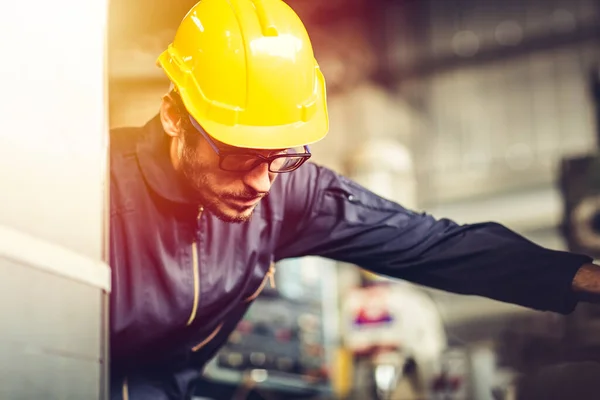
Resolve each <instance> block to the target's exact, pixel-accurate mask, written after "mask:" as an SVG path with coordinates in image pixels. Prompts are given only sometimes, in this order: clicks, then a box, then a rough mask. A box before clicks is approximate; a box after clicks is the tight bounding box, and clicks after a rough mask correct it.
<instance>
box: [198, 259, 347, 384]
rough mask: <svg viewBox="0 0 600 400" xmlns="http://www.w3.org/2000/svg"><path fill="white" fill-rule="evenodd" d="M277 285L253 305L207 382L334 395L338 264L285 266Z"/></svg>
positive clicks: (309, 261) (303, 261)
mask: <svg viewBox="0 0 600 400" xmlns="http://www.w3.org/2000/svg"><path fill="white" fill-rule="evenodd" d="M275 282H276V285H275V288H273V287H269V286H267V287H266V288H265V289H264V290H263V292H262V293H261V295H260V296H259V297H258V298H257V299H256V300H255V302H254V303H253V304H252V306H251V307H250V310H249V311H248V313H247V314H246V315H245V316H244V318H243V320H242V321H241V322H240V323H239V324H238V326H237V328H236V330H235V331H234V332H233V333H232V334H231V335H230V337H229V342H228V343H227V344H226V345H225V346H224V347H223V348H222V349H221V350H220V351H219V353H218V354H217V356H216V357H215V358H214V359H213V360H212V361H211V363H210V364H209V365H208V366H207V368H206V372H205V376H206V377H207V378H208V379H210V380H213V381H216V382H221V383H227V384H231V385H234V386H238V385H240V386H242V387H244V386H245V387H246V388H247V390H250V389H251V388H259V389H267V390H272V391H276V392H279V393H288V394H290V395H292V394H296V395H298V394H307V395H308V394H312V395H315V394H328V393H331V390H332V387H331V380H330V372H331V371H330V367H331V365H332V357H333V355H332V348H333V347H334V345H335V340H336V339H337V321H338V318H337V306H336V299H337V295H336V285H337V284H336V274H335V266H334V263H333V262H331V261H329V260H325V259H322V258H318V257H305V258H299V259H292V260H284V261H281V262H279V263H278V265H277V273H276V279H275ZM242 390H243V388H242Z"/></svg>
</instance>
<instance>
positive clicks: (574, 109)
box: [109, 0, 600, 400]
mask: <svg viewBox="0 0 600 400" xmlns="http://www.w3.org/2000/svg"><path fill="white" fill-rule="evenodd" d="M193 3H194V1H193V0H177V1H169V2H166V1H159V0H147V1H145V2H143V3H141V2H139V0H123V1H118V2H117V1H113V2H112V4H111V6H110V12H109V79H110V87H109V107H110V126H111V127H117V126H124V125H141V124H143V123H145V122H146V121H147V120H148V119H150V118H151V117H152V116H154V115H155V114H156V113H157V110H158V105H159V101H160V96H161V95H162V94H164V93H166V91H167V89H168V82H167V80H166V79H165V77H164V75H163V74H162V72H161V71H160V70H159V69H158V68H156V66H155V60H156V57H157V56H158V55H159V53H160V52H161V51H163V49H165V48H166V46H167V45H168V44H169V43H170V41H171V40H172V38H173V36H174V33H175V29H176V27H177V25H178V23H179V21H180V20H181V19H182V18H183V16H184V15H185V13H186V12H187V10H188V9H189V8H190V7H191V6H192V5H193ZM287 3H288V4H289V5H290V6H291V7H292V8H293V9H294V10H295V11H296V12H297V13H298V14H299V15H300V16H301V18H302V19H303V20H304V22H305V24H306V26H307V29H308V32H309V34H310V36H311V38H312V41H313V45H314V48H315V53H316V57H317V60H318V62H319V63H320V66H321V68H322V70H323V72H324V74H325V77H326V79H327V84H328V96H329V98H328V103H329V110H330V118H331V131H330V134H329V135H328V137H327V138H326V139H325V140H323V141H322V142H320V143H318V144H316V145H314V146H313V147H312V150H313V153H314V157H313V160H314V161H315V162H317V163H319V164H322V165H325V166H328V167H330V168H333V169H335V170H337V171H339V172H341V173H343V174H346V175H348V176H350V177H352V178H353V179H355V180H357V181H359V182H360V183H362V184H363V185H365V186H367V187H369V188H370V189H372V190H373V191H375V192H377V193H379V194H382V195H384V196H387V197H389V198H391V199H393V200H396V201H398V202H400V203H402V204H404V205H405V206H407V207H411V208H414V209H418V210H426V211H427V212H429V213H432V214H434V215H435V216H438V217H449V218H452V219H454V220H456V221H458V222H461V223H470V222H480V221H488V220H494V221H498V222H501V223H503V224H506V225H507V226H509V227H510V228H512V229H514V230H516V231H517V232H519V233H521V234H523V235H525V236H526V237H528V238H530V239H531V240H533V241H535V242H537V243H539V244H540V245H543V246H547V247H550V248H555V249H571V250H576V251H585V252H587V253H589V254H592V255H594V256H596V255H597V254H600V236H598V235H599V233H600V214H599V213H597V211H596V210H597V209H598V208H599V207H600V197H597V194H598V192H599V191H600V180H598V179H595V175H594V173H593V172H594V165H595V163H596V162H597V161H596V154H597V149H598V137H599V134H600V130H599V128H598V116H599V115H600V106H599V102H600V86H599V78H600V70H599V69H598V63H599V62H600V50H599V48H598V44H599V43H600V2H599V1H596V0H520V1H517V0H345V1H342V0H330V1H319V0H303V1H299V0H289V1H287ZM596 170H597V169H596ZM282 264H283V265H282V266H281V267H280V268H278V276H277V280H278V283H279V285H278V289H277V290H266V291H265V292H264V293H263V294H262V295H261V297H259V299H258V300H257V302H256V304H255V305H253V308H252V309H251V311H250V313H249V314H248V316H247V317H246V319H245V320H244V322H243V323H242V324H241V326H240V327H239V329H238V331H236V332H235V333H234V335H232V338H231V340H230V343H229V344H228V345H227V346H226V348H225V349H223V350H222V352H221V353H220V355H219V356H218V357H217V359H216V360H215V361H214V362H213V363H212V365H211V367H210V368H209V369H208V370H207V374H206V375H207V376H206V379H207V384H206V385H205V386H204V389H203V391H202V396H205V397H206V398H215V399H217V398H235V399H242V398H257V399H258V398H265V399H267V398H282V399H286V398H292V397H293V396H299V398H312V397H315V398H347V399H350V398H351V399H397V400H401V399H464V400H466V399H476V400H488V399H517V398H519V399H535V398H540V399H541V398H544V399H550V398H557V399H559V398H560V399H566V398H578V399H583V398H588V397H585V396H591V397H589V398H597V397H595V395H594V392H595V390H591V389H590V388H592V387H594V386H593V383H594V382H597V379H599V378H600V375H598V373H597V371H596V372H595V375H594V367H593V366H591V367H588V368H584V370H583V371H586V372H587V373H588V375H590V376H589V377H587V378H586V376H587V375H586V374H585V373H581V371H582V370H581V369H580V370H576V372H573V371H571V372H569V368H568V365H567V366H566V367H565V366H561V365H562V364H564V363H569V362H573V361H586V360H597V359H599V357H600V347H599V345H600V318H599V317H600V309H599V308H598V307H592V306H580V307H579V308H578V310H577V311H576V312H575V313H574V314H573V315H572V316H569V317H568V318H563V317H560V316H557V315H555V314H551V313H541V312H533V311H529V310H525V309H522V308H519V307H514V306H508V305H505V304H501V303H498V302H494V301H491V300H484V299H480V298H474V297H466V296H458V295H450V294H447V293H441V292H437V291H432V290H428V289H425V288H420V287H416V286H414V285H410V284H406V283H402V282H389V281H386V280H381V279H377V278H374V277H373V276H370V275H368V274H364V273H361V272H360V271H359V270H358V269H357V268H352V267H349V266H346V265H338V264H336V263H331V262H329V261H326V260H322V259H310V258H309V259H301V260H291V261H287V262H285V263H282ZM289 264H292V265H289ZM290 310H291V311H290ZM282 332H283V334H282ZM286 332H287V333H290V332H292V333H293V335H291V336H286V335H285V333H286ZM290 337H291V338H293V339H289V338H290ZM282 338H283V339H282ZM286 338H287V339H286ZM273 343H278V344H277V349H275V347H274V346H273ZM553 366H554V367H553ZM556 366H559V367H556ZM548 368H549V369H548ZM553 368H554V369H553ZM557 368H558V369H557ZM577 379H579V380H577ZM586 379H587V381H586ZM548 382H555V383H556V385H555V386H552V388H551V389H549V388H550V386H549V385H548ZM586 382H587V383H586ZM586 384H587V385H588V386H587V388H586ZM590 384H592V386H589V385H590ZM569 385H570V386H569ZM209 388H210V389H209ZM576 390H580V392H576ZM211 396H212V397H211ZM303 396H304V397H303ZM319 396H320V397H319Z"/></svg>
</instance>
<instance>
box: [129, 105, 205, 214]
mask: <svg viewBox="0 0 600 400" xmlns="http://www.w3.org/2000/svg"><path fill="white" fill-rule="evenodd" d="M169 146H170V140H169V136H168V135H167V134H166V133H165V131H164V129H163V127H162V123H161V121H160V117H159V116H158V115H157V116H155V117H154V118H152V119H151V120H150V121H148V123H147V124H146V125H145V126H144V127H143V133H142V135H141V137H140V140H139V141H138V143H137V148H136V153H137V159H138V163H139V165H140V168H141V170H142V174H143V176H144V180H145V181H146V183H147V184H148V185H149V186H150V188H151V189H152V190H153V191H154V192H156V193H157V194H158V195H159V196H161V197H163V198H165V199H167V200H170V201H172V202H175V203H185V204H197V203H198V202H197V201H195V200H194V195H193V191H192V190H191V188H190V187H189V186H188V185H187V184H186V183H185V181H184V180H183V177H182V176H181V174H179V173H178V172H177V171H176V170H175V168H174V167H173V164H172V163H171V157H170V149H169Z"/></svg>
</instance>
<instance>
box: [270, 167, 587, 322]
mask: <svg viewBox="0 0 600 400" xmlns="http://www.w3.org/2000/svg"><path fill="white" fill-rule="evenodd" d="M291 175H292V176H290V179H289V180H288V181H287V182H286V186H285V200H284V203H285V204H284V218H283V225H282V228H281V233H280V238H279V241H278V245H277V248H276V250H275V258H276V259H283V258H290V257H300V256H307V255H315V256H322V257H327V258H332V259H335V260H339V261H343V262H348V263H352V264H356V265H358V266H360V267H362V268H365V269H367V270H369V271H372V272H375V273H377V274H381V275H386V276H389V277H394V278H401V279H405V280H408V281H411V282H414V283H417V284H421V285H425V286H429V287H433V288H437V289H441V290H445V291H449V292H454V293H461V294H468V295H479V296H484V297H489V298H492V299H496V300H500V301H504V302H508V303H514V304H519V305H522V306H525V307H529V308H534V309H538V310H548V311H555V312H559V313H563V314H566V313H570V312H571V311H573V309H574V308H575V306H576V304H577V298H576V296H575V295H574V293H573V292H572V290H571V282H572V280H573V277H574V276H575V273H576V272H577V270H578V269H579V268H580V267H581V266H582V265H583V264H585V263H587V262H591V261H592V259H591V258H590V257H587V256H583V255H578V254H573V253H569V252H562V251H554V250H548V249H545V248H542V247H540V246H538V245H536V244H534V243H532V242H530V241H528V240H527V239H525V238H523V237H522V236H520V235H518V234H516V233H515V232H513V231H511V230H509V229H508V228H506V227H504V226H502V225H500V224H497V223H491V222H488V223H479V224H472V225H459V224H457V223H455V222H453V221H450V220H448V219H435V218H433V217H432V216H431V215H427V214H424V213H416V212H413V211H410V210H407V209H405V208H403V207H402V206H400V205H398V204H396V203H394V202H392V201H388V200H386V199H384V198H381V197H379V196H377V195H375V194H373V193H372V192H370V191H368V190H366V189H365V188H363V187H361V186H360V185H358V184H357V183H355V182H353V181H351V180H349V179H347V178H345V177H343V176H340V175H338V174H336V173H334V172H333V171H331V170H328V169H326V168H323V167H319V166H316V165H315V164H312V163H307V164H306V165H305V166H303V167H302V168H300V169H299V170H298V171H296V172H295V173H294V174H291Z"/></svg>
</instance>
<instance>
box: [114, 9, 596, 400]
mask: <svg viewBox="0 0 600 400" xmlns="http://www.w3.org/2000/svg"><path fill="white" fill-rule="evenodd" d="M159 64H160V66H161V67H162V68H163V70H164V71H165V73H166V74H167V76H168V77H169V79H170V80H171V82H172V83H173V90H172V91H170V92H169V93H168V94H167V95H166V96H164V98H163V100H162V103H161V105H160V112H159V113H158V115H157V117H155V118H154V119H152V120H151V121H150V122H148V124H147V125H146V126H144V127H143V128H130V129H119V130H116V131H114V132H112V137H111V229H110V232H111V237H110V243H111V266H112V268H113V286H112V310H111V311H112V312H111V349H112V353H111V360H112V364H111V373H112V385H111V395H112V399H123V400H127V399H130V400H138V399H143V400H155V399H183V398H186V396H189V393H188V391H189V386H190V383H191V382H193V381H194V380H195V379H197V378H198V376H199V375H200V374H201V372H202V369H203V367H204V365H205V364H206V362H207V361H208V360H209V359H210V358H211V357H213V356H214V355H215V353H216V351H217V350H218V349H219V347H220V346H221V345H222V344H223V343H224V342H225V341H226V339H227V337H228V335H229V334H230V332H231V331H232V329H233V328H234V327H235V326H236V324H237V323H238V321H239V320H240V318H241V317H242V316H243V314H244V313H245V312H246V310H247V308H248V306H249V305H250V303H251V301H252V300H253V299H254V298H255V297H256V296H257V295H258V294H259V293H260V290H261V288H262V287H263V286H264V285H265V282H266V281H268V280H269V278H272V276H273V273H274V270H273V268H272V265H273V263H274V262H276V261H278V260H281V259H284V258H289V257H300V256H306V255H318V256H323V257H328V258H332V259H335V260H341V261H344V262H349V263H354V264H357V265H360V266H363V267H365V268H368V269H369V270H371V271H372V272H375V273H378V274H383V275H387V276H391V277H397V278H401V279H406V280H409V281H412V282H416V283H419V284H422V285H427V286H431V287H436V288H440V289H443V290H447V291H452V292H456V293H464V294H474V295H480V296H486V297H490V298H493V299H498V300H501V301H505V302H511V303H516V304H521V305H524V306H527V307H531V308H536V309H540V310H551V311H555V312H560V313H569V312H571V311H572V310H573V308H574V307H575V305H576V303H577V301H578V299H579V296H578V293H579V294H586V293H588V294H594V293H598V292H600V290H599V288H598V287H599V286H600V279H599V277H600V273H599V272H598V271H599V270H598V269H597V268H596V267H595V266H594V265H593V264H590V262H591V259H590V258H589V257H586V256H582V255H576V254H570V253H566V252H558V251H551V250H546V249H543V248H541V247H539V246H537V245H535V244H533V243H531V242H529V241H527V240H525V239H523V238H522V237H520V236H519V235H517V234H515V233H513V232H511V231H510V230H508V229H506V228H505V227H502V226H501V225H498V224H494V223H484V224H475V225H463V226H461V225H457V224H456V223H454V222H452V221H449V220H446V219H441V220H436V219H434V218H432V217H431V216H429V215H426V214H419V213H415V212H412V211H410V210H407V209H405V208H403V207H401V206H400V205H398V204H395V203H393V202H391V201H388V200H385V199H383V198H380V197H378V196H376V195H374V194H373V193H371V192H369V191H368V190H365V189H364V188H362V187H361V186H359V185H357V184H356V183H354V182H352V181H350V180H348V179H346V178H344V177H342V176H339V175H338V174H336V173H334V172H332V171H330V170H328V169H326V168H322V167H319V166H317V165H315V164H312V163H309V162H306V161H307V160H308V158H309V157H310V149H309V147H308V145H309V144H311V143H314V142H316V141H318V140H320V139H322V138H323V137H324V136H325V134H326V133H327V130H328V119H327V108H326V101H325V82H324V79H323V76H322V74H321V72H320V71H319V68H318V65H317V63H316V62H315V60H314V56H313V51H312V47H311V44H310V41H309V38H308V36H307V33H306V31H305V29H304V27H303V25H302V23H301V21H300V20H299V19H298V17H297V16H296V14H295V13H294V12H293V11H292V10H291V9H290V8H289V7H288V6H287V5H285V3H283V2H282V1H280V0H202V1H201V2H200V3H198V4H196V5H195V6H194V7H193V8H192V10H191V11H190V12H189V13H188V15H187V16H186V17H185V18H184V20H183V21H182V23H181V26H180V27H179V29H178V31H177V34H176V36H175V39H174V42H173V44H171V45H170V46H169V48H168V49H167V50H166V51H165V52H164V53H163V54H162V55H161V56H160V58H159ZM582 266H584V267H583V268H581V267H582Z"/></svg>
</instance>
